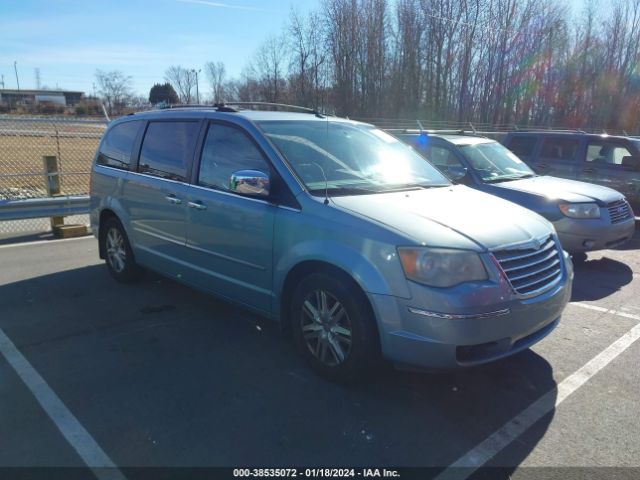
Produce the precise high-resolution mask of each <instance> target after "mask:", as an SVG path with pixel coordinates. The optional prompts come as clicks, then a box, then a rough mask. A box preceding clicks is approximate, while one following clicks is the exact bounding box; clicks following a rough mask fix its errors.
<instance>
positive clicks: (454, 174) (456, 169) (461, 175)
mask: <svg viewBox="0 0 640 480" xmlns="http://www.w3.org/2000/svg"><path fill="white" fill-rule="evenodd" d="M446 172H447V176H448V177H449V178H450V179H451V180H453V181H454V182H462V181H464V179H465V177H466V176H467V173H468V172H467V169H466V168H465V167H463V166H451V167H447V171H446Z"/></svg>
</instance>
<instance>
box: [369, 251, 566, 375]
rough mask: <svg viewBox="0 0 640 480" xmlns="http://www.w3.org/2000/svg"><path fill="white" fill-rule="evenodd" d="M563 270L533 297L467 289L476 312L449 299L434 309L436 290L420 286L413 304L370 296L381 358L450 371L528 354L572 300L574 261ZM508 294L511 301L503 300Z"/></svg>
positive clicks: (500, 288) (414, 287)
mask: <svg viewBox="0 0 640 480" xmlns="http://www.w3.org/2000/svg"><path fill="white" fill-rule="evenodd" d="M565 266H566V267H565V272H564V274H563V278H562V280H561V281H560V282H559V283H558V284H556V286H554V287H553V288H552V289H551V290H549V291H547V292H545V293H543V294H541V295H539V296H536V297H533V298H528V299H524V298H518V296H517V295H515V294H514V293H513V292H506V291H505V288H506V286H505V285H493V286H486V287H485V288H484V289H482V288H478V287H477V286H476V287H473V286H469V287H466V288H470V289H471V290H470V291H469V292H468V295H467V296H466V297H465V302H464V303H469V299H474V298H475V303H476V306H473V307H464V306H463V305H462V304H460V303H458V304H457V305H456V304H455V303H456V301H455V300H454V301H453V302H452V301H451V300H452V298H451V297H449V298H448V297H447V295H446V294H443V295H442V297H443V298H442V299H441V300H440V302H439V304H438V305H434V304H433V299H434V296H433V294H432V293H433V292H432V290H433V289H429V288H427V287H423V286H420V285H417V284H412V285H411V290H412V298H411V299H403V298H398V297H393V296H389V295H375V294H370V295H369V296H370V298H371V302H372V305H373V308H374V311H375V313H376V316H377V319H378V327H379V330H380V337H381V346H382V353H383V355H384V357H385V358H386V359H388V360H390V361H392V362H394V363H396V364H400V365H406V366H413V367H426V368H436V369H449V368H457V367H465V366H472V365H479V364H482V363H487V362H490V361H493V360H497V359H500V358H503V357H506V356H509V355H512V354H514V353H517V352H519V351H521V350H524V349H526V348H528V347H530V346H531V345H533V344H534V343H536V342H538V341H539V340H541V339H542V338H544V337H545V336H546V335H547V334H549V333H550V332H551V331H552V330H553V329H554V328H555V326H556V325H557V324H558V322H559V321H560V316H561V314H562V311H563V310H564V307H565V305H566V304H567V302H568V301H569V299H570V298H571V281H572V279H573V267H572V265H571V262H570V260H566V261H565ZM505 295H508V296H509V298H510V299H509V300H507V301H502V300H501V298H506V297H505ZM425 300H429V302H426V301H425ZM421 305H423V306H424V305H429V307H428V308H423V307H421ZM424 311H426V312H427V313H429V314H428V315H425V314H424ZM438 312H446V313H444V314H439V313H438ZM433 313H436V315H431V314H433ZM451 314H453V315H454V316H453V317H451Z"/></svg>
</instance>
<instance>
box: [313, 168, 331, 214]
mask: <svg viewBox="0 0 640 480" xmlns="http://www.w3.org/2000/svg"><path fill="white" fill-rule="evenodd" d="M313 164H314V165H315V166H316V167H318V168H319V169H320V172H322V178H324V201H323V202H322V203H324V204H325V205H329V182H328V181H327V176H326V175H325V173H324V169H323V168H322V167H321V166H320V165H319V164H318V163H316V162H313Z"/></svg>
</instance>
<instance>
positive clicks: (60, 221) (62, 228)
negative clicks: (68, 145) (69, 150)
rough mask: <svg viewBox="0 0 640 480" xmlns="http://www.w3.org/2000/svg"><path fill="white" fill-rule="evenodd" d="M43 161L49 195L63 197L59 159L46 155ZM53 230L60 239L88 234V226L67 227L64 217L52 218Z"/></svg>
mask: <svg viewBox="0 0 640 480" xmlns="http://www.w3.org/2000/svg"><path fill="white" fill-rule="evenodd" d="M42 161H43V163H44V174H45V176H46V180H47V182H46V183H47V194H48V195H49V196H50V197H57V196H60V195H62V188H61V181H60V165H59V164H58V157H57V156H56V155H45V156H44V157H42ZM51 230H52V231H53V234H54V235H55V236H56V237H59V238H70V237H80V236H83V235H86V234H87V226H86V225H65V224H64V217H51Z"/></svg>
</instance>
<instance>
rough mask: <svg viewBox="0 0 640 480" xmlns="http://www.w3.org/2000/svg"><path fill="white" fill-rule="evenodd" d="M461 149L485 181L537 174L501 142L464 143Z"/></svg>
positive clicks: (497, 180) (513, 178) (512, 178)
mask: <svg viewBox="0 0 640 480" xmlns="http://www.w3.org/2000/svg"><path fill="white" fill-rule="evenodd" d="M460 150H461V151H462V153H463V154H464V156H465V157H466V158H467V160H469V163H471V166H472V167H473V169H474V170H475V171H476V172H477V173H478V175H479V176H480V178H481V179H482V181H483V182H489V183H490V182H499V181H505V180H515V179H517V178H527V177H533V176H535V173H534V172H533V170H531V169H530V168H529V167H527V165H526V164H525V163H524V162H523V161H522V160H520V159H519V158H518V157H516V156H515V155H514V154H513V153H511V151H510V150H508V149H507V148H505V147H503V146H502V145H500V144H499V143H496V142H489V143H478V144H476V145H462V146H460Z"/></svg>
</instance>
